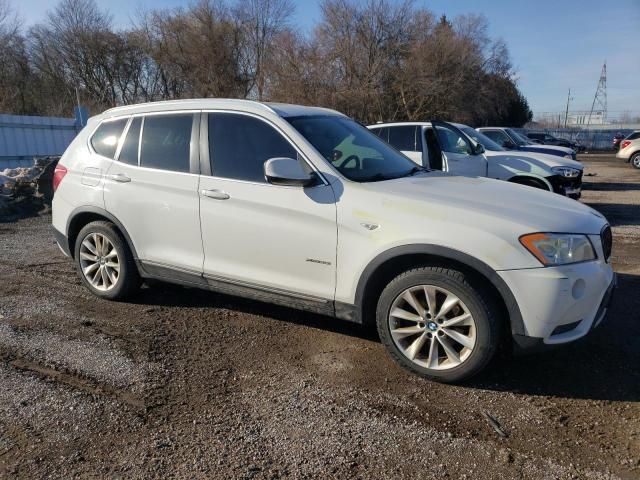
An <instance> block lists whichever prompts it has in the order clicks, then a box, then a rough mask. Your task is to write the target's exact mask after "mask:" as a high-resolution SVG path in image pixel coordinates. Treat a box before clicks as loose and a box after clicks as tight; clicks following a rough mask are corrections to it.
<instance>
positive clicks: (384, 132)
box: [370, 127, 389, 143]
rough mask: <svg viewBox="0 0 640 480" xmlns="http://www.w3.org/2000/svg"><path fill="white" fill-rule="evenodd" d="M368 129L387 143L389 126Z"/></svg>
mask: <svg viewBox="0 0 640 480" xmlns="http://www.w3.org/2000/svg"><path fill="white" fill-rule="evenodd" d="M370 130H371V131H372V132H373V133H375V134H376V135H378V136H379V137H380V138H381V139H383V140H384V141H385V142H387V143H389V127H382V128H371V129H370Z"/></svg>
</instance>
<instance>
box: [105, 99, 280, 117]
mask: <svg viewBox="0 0 640 480" xmlns="http://www.w3.org/2000/svg"><path fill="white" fill-rule="evenodd" d="M198 100H205V101H207V100H213V101H216V100H217V101H233V102H245V103H251V104H253V105H257V106H260V107H262V108H264V109H265V110H266V111H268V112H270V113H276V112H275V110H273V108H271V107H270V106H269V105H266V104H264V103H262V102H258V101H256V100H248V99H245V98H181V99H174V100H160V101H156V102H143V103H134V104H130V105H121V106H118V107H112V108H110V109H108V110H105V111H104V112H102V113H103V114H105V113H111V112H114V111H118V112H122V111H126V110H129V109H133V108H138V107H144V106H148V105H157V104H162V105H173V104H175V105H180V104H182V103H188V102H196V101H198Z"/></svg>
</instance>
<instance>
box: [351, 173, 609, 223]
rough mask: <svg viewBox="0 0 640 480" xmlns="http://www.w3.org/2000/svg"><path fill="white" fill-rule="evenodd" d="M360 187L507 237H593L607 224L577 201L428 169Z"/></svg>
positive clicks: (508, 184) (388, 200) (489, 180)
mask: <svg viewBox="0 0 640 480" xmlns="http://www.w3.org/2000/svg"><path fill="white" fill-rule="evenodd" d="M362 185H366V186H367V189H371V190H375V191H376V193H377V195H380V194H382V195H383V196H384V197H383V199H382V200H383V203H384V201H385V200H386V202H387V203H389V202H396V207H398V206H399V205H403V206H404V207H406V209H409V210H412V211H416V208H417V209H418V210H421V209H423V210H424V211H430V212H434V215H435V214H437V215H438V216H444V217H446V218H449V219H456V221H458V222H465V223H466V224H468V225H471V224H473V225H476V226H479V228H484V229H485V230H491V228H495V229H496V232H495V233H497V234H499V233H500V232H499V231H498V230H500V231H502V233H504V234H506V235H513V234H518V235H521V234H524V233H531V232H566V233H584V234H593V235H597V234H599V233H600V231H601V230H602V228H603V227H604V225H605V224H606V223H607V222H606V218H605V217H604V216H603V215H602V214H600V213H598V212H596V211H595V210H594V209H592V208H590V207H588V206H586V205H584V204H582V203H580V202H577V201H575V200H571V199H568V198H566V197H563V196H562V195H557V194H555V193H551V192H547V191H544V190H540V189H537V188H532V187H526V186H522V185H517V184H513V183H509V182H505V181H502V180H494V179H489V178H480V177H463V176H458V175H450V174H447V173H443V172H429V173H425V174H422V175H416V176H413V177H404V178H399V179H395V180H388V181H383V182H374V183H367V184H362ZM385 197H386V198H385ZM420 204H422V205H423V206H422V207H420ZM488 225H491V227H488Z"/></svg>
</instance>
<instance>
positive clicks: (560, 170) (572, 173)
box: [551, 167, 580, 178]
mask: <svg viewBox="0 0 640 480" xmlns="http://www.w3.org/2000/svg"><path fill="white" fill-rule="evenodd" d="M551 171H552V172H553V173H555V174H556V175H560V176H561V177H566V178H576V177H577V176H578V175H580V170H578V169H577V168H571V167H553V168H551Z"/></svg>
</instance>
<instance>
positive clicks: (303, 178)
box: [264, 157, 318, 187]
mask: <svg viewBox="0 0 640 480" xmlns="http://www.w3.org/2000/svg"><path fill="white" fill-rule="evenodd" d="M264 176H265V178H266V179H267V182H269V183H271V184H273V185H283V186H290V187H309V186H311V185H315V183H316V182H317V181H318V175H317V174H316V173H315V172H310V173H309V172H306V171H305V170H304V169H303V168H302V165H300V162H299V161H298V160H294V159H293V158H283V157H278V158H270V159H269V160H267V161H266V162H264Z"/></svg>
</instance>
